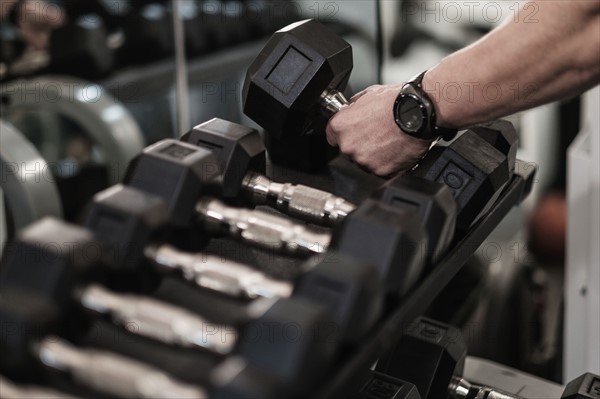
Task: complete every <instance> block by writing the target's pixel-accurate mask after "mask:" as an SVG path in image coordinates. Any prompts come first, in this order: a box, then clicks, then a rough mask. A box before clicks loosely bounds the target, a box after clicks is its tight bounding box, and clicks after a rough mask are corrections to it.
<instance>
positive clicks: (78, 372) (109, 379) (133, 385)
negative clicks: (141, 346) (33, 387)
mask: <svg viewBox="0 0 600 399" xmlns="http://www.w3.org/2000/svg"><path fill="white" fill-rule="evenodd" d="M37 354H38V357H39V359H40V360H41V361H42V363H44V364H45V365H46V366H48V367H50V368H53V369H56V370H60V371H63V372H66V373H69V375H70V376H71V377H72V378H73V379H74V380H75V381H76V382H78V383H81V384H83V385H86V386H88V387H91V388H93V389H96V390H98V391H102V392H105V393H109V394H111V395H115V396H119V397H125V398H147V399H154V398H156V399H164V398H173V399H176V398H177V399H180V398H190V399H191V398H195V399H197V398H206V397H207V394H206V392H205V391H204V390H203V389H202V388H200V387H195V386H192V385H188V384H185V383H182V382H179V381H177V380H175V379H173V378H172V377H170V376H169V375H167V374H165V373H164V372H162V371H161V370H159V369H157V368H155V367H152V366H149V365H146V364H144V363H141V362H138V361H135V360H132V359H129V358H126V357H123V356H120V355H117V354H114V353H109V352H104V351H98V350H91V349H78V348H75V347H74V346H72V345H71V344H69V343H67V342H65V341H63V340H61V339H60V338H57V337H47V338H46V339H44V340H43V341H42V342H40V343H39V344H38V347H37Z"/></svg>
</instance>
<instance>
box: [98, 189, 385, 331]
mask: <svg viewBox="0 0 600 399" xmlns="http://www.w3.org/2000/svg"><path fill="white" fill-rule="evenodd" d="M167 222H168V211H167V206H166V204H165V203H164V201H163V200H162V198H160V197H157V196H154V195H152V194H148V193H145V192H142V191H139V190H136V189H134V188H132V187H126V186H122V185H117V186H114V187H112V188H109V189H107V190H105V191H103V192H100V193H99V194H97V195H96V196H95V197H94V200H93V202H92V204H91V206H90V209H89V214H88V217H87V221H86V225H87V227H88V228H89V229H91V230H92V231H93V232H94V233H95V237H96V239H97V240H98V241H99V242H100V243H102V247H103V254H104V256H105V259H104V263H105V264H106V265H107V267H110V268H112V269H114V270H116V271H117V272H119V271H120V272H121V274H123V273H131V272H134V271H139V275H140V276H148V274H152V272H155V274H163V273H169V272H175V273H178V274H180V275H181V277H182V278H184V279H186V280H188V281H189V282H190V283H192V284H194V285H196V286H199V287H203V288H205V289H209V290H214V291H217V292H220V293H222V294H224V295H228V296H233V297H241V298H248V299H253V298H260V297H262V298H285V297H290V296H292V295H293V296H294V297H300V298H305V299H308V300H311V301H313V302H318V303H320V304H322V305H324V306H325V307H326V308H327V309H329V310H330V312H331V314H332V316H333V317H334V319H335V322H336V324H337V326H338V329H339V330H340V335H341V337H342V339H343V340H344V341H351V342H356V341H357V340H359V339H360V338H361V337H362V336H363V335H364V333H365V332H366V331H367V330H368V329H369V328H371V327H372V325H373V323H374V322H375V321H376V320H377V318H378V316H379V315H380V312H381V305H382V298H383V290H382V287H381V282H380V280H379V279H378V278H377V276H376V275H374V274H373V273H372V272H371V267H370V266H368V265H367V264H364V263H362V262H360V261H356V260H353V259H351V258H348V257H344V256H342V255H338V254H330V255H329V256H327V257H324V258H323V259H320V260H318V261H317V260H313V261H309V262H307V263H306V264H304V265H303V266H302V267H301V269H302V270H305V271H306V272H305V273H304V274H302V275H301V276H300V277H299V278H298V280H297V281H295V282H293V281H285V280H280V279H275V278H272V277H269V276H268V275H267V274H265V273H263V272H261V271H260V270H257V269H256V268H253V267H252V266H249V265H244V264H241V263H237V262H233V261H230V260H226V259H223V258H222V257H219V256H214V255H210V254H206V253H187V252H183V251H181V250H178V249H177V248H175V247H174V246H172V245H169V244H166V243H164V242H163V240H164V239H168V238H169V231H168V230H169V228H168V224H167Z"/></svg>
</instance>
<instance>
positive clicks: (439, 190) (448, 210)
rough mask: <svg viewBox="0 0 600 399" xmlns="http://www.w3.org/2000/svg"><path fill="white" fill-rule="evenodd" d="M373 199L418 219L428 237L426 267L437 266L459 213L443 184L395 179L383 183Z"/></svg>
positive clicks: (451, 236) (450, 193)
mask: <svg viewBox="0 0 600 399" xmlns="http://www.w3.org/2000/svg"><path fill="white" fill-rule="evenodd" d="M373 197H374V198H378V199H379V200H381V201H382V202H383V203H386V204H389V205H391V206H392V207H394V208H396V209H404V210H406V211H407V212H412V213H416V214H417V215H418V219H419V221H420V223H421V224H423V225H424V226H425V232H426V235H427V242H428V248H427V251H426V252H427V254H426V262H427V264H428V265H431V264H434V263H436V262H437V261H438V260H439V259H440V258H441V256H442V255H443V254H444V252H445V251H446V250H447V249H448V247H449V246H450V244H451V243H452V239H453V238H454V230H455V227H456V214H457V211H458V209H457V205H456V201H455V200H454V197H453V196H452V191H450V189H449V188H448V187H447V186H446V185H445V184H442V183H438V182H432V181H428V180H425V179H422V178H419V177H415V176H407V175H404V176H398V177H396V178H394V179H392V180H389V181H388V182H386V183H385V184H384V185H383V186H382V187H381V188H380V189H379V190H377V191H376V192H375V193H374V194H373Z"/></svg>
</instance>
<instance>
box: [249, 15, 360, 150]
mask: <svg viewBox="0 0 600 399" xmlns="http://www.w3.org/2000/svg"><path fill="white" fill-rule="evenodd" d="M352 65H353V64H352V47H351V46H350V44H348V43H347V42H346V41H345V40H343V39H342V38H341V37H339V36H338V35H336V34H335V33H333V32H332V31H330V30H329V29H327V28H326V27H325V26H324V25H322V24H321V23H319V22H317V21H314V20H306V21H301V22H297V23H294V24H291V25H289V26H287V27H285V28H283V29H281V30H279V31H277V32H275V34H274V35H273V36H272V37H271V39H270V40H269V41H268V43H267V44H266V45H265V47H264V48H263V49H262V51H261V52H260V54H259V55H258V56H257V57H256V59H255V60H254V62H253V63H252V64H251V65H250V67H249V68H248V71H247V74H246V80H245V82H244V88H243V101H244V113H245V114H246V115H248V116H249V117H250V118H252V119H253V120H254V121H255V122H257V123H258V124H259V125H261V126H262V127H263V128H265V130H267V131H268V132H269V133H270V134H272V135H274V136H275V137H277V138H283V137H291V136H299V135H302V134H307V133H310V132H312V131H315V130H316V131H318V130H321V129H322V128H323V127H324V126H325V123H326V122H327V119H328V118H329V117H330V116H331V115H332V114H333V113H334V112H336V111H337V110H338V109H339V108H340V107H341V106H342V105H344V104H347V100H346V99H345V98H344V97H343V95H342V94H341V91H343V90H344V88H345V86H346V84H347V83H348V79H349V77H350V72H351V71H352Z"/></svg>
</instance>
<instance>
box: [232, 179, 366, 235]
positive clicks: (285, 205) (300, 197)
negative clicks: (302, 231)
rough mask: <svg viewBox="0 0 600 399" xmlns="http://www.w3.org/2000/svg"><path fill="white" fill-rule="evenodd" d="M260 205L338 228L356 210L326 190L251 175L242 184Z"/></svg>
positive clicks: (352, 205)
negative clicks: (339, 223)
mask: <svg viewBox="0 0 600 399" xmlns="http://www.w3.org/2000/svg"><path fill="white" fill-rule="evenodd" d="M242 186H243V187H244V189H246V190H247V191H248V192H249V193H250V195H251V196H252V201H253V203H254V204H256V205H269V206H272V207H274V208H276V209H278V210H280V211H281V212H283V213H286V214H289V215H291V216H295V217H298V218H300V219H303V220H306V221H308V222H313V223H318V224H325V225H329V226H331V225H334V224H336V223H337V222H339V221H340V220H342V219H343V218H344V217H346V216H347V215H348V214H349V213H350V212H352V211H353V210H354V209H355V208H356V207H355V205H354V204H351V203H350V202H348V201H346V200H345V199H343V198H341V197H338V196H337V195H333V194H331V193H328V192H326V191H322V190H318V189H316V188H312V187H308V186H304V185H301V184H298V185H296V184H291V183H276V182H274V181H272V180H271V179H269V178H268V177H266V176H264V175H261V174H258V173H253V172H250V173H248V174H247V175H246V176H245V178H244V181H243V183H242Z"/></svg>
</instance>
